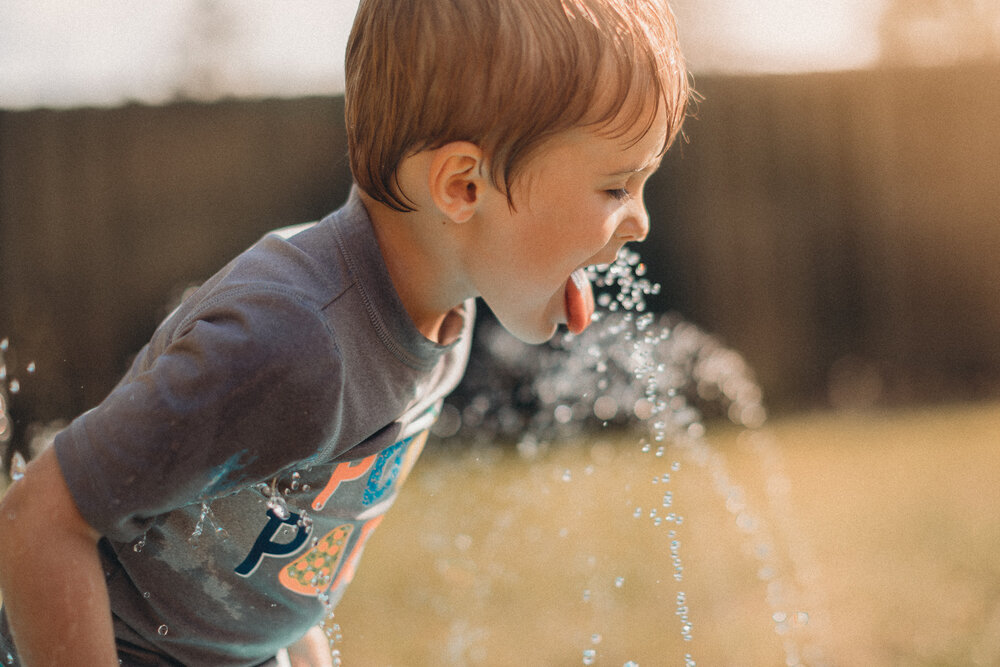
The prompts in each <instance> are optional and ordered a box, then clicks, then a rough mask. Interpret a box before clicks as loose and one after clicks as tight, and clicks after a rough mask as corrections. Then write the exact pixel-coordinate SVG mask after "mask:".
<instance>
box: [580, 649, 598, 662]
mask: <svg viewBox="0 0 1000 667" xmlns="http://www.w3.org/2000/svg"><path fill="white" fill-rule="evenodd" d="M596 658H597V651H595V650H594V649H592V648H588V649H584V650H583V664H585V665H592V664H594V660H595V659H596Z"/></svg>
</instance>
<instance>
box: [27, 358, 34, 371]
mask: <svg viewBox="0 0 1000 667" xmlns="http://www.w3.org/2000/svg"><path fill="white" fill-rule="evenodd" d="M27 371H28V373H34V372H35V362H34V361H32V362H31V363H29V364H28V368H27Z"/></svg>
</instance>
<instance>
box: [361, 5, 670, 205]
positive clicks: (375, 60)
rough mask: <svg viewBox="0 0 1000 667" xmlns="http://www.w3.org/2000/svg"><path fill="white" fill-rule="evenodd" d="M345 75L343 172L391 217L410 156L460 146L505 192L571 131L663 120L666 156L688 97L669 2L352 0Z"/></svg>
mask: <svg viewBox="0 0 1000 667" xmlns="http://www.w3.org/2000/svg"><path fill="white" fill-rule="evenodd" d="M346 77H347V78H346V84H347V86H346V105H347V113H346V115H347V127H348V147H349V151H350V160H351V168H352V171H353V173H354V178H355V180H356V181H357V183H358V185H359V186H360V187H361V189H362V190H364V191H365V192H366V193H367V194H368V195H369V196H370V197H372V198H373V199H375V200H377V201H379V202H381V203H383V204H385V205H387V206H389V207H391V208H393V209H396V210H399V211H407V210H412V209H413V208H414V204H413V202H412V200H410V199H409V198H408V197H407V194H406V193H405V192H403V191H402V188H401V187H400V185H399V182H398V180H397V178H398V174H397V168H398V167H399V165H400V163H401V162H402V160H403V159H404V158H406V157H408V156H410V155H412V154H415V153H418V152H420V151H423V150H428V149H435V148H438V147H440V146H443V145H445V144H448V143H449V142H453V141H467V142H471V143H472V144H475V145H477V146H479V147H480V148H481V149H482V151H483V153H484V155H485V156H486V161H487V164H488V170H489V174H488V176H489V178H490V180H491V181H492V184H493V185H494V186H495V187H497V188H498V189H500V190H501V191H503V192H506V193H507V196H508V198H509V199H510V198H511V189H512V187H513V186H514V185H515V184H516V182H517V178H518V176H519V175H520V174H521V173H522V170H523V168H524V166H525V165H526V164H527V162H528V161H529V159H530V158H532V157H533V156H534V153H535V151H536V149H538V148H539V147H540V146H541V145H542V144H543V143H544V142H545V140H546V139H549V138H551V137H553V136H555V135H558V134H560V133H562V132H564V131H567V130H571V129H573V128H578V127H591V128H596V129H597V130H598V131H600V132H601V133H602V134H604V133H606V134H607V135H608V136H615V137H635V136H640V137H641V136H642V134H643V132H644V131H645V130H646V129H648V128H649V127H650V126H651V125H652V124H653V122H654V120H655V119H656V118H658V117H659V118H663V117H665V118H666V129H667V132H666V138H665V144H664V146H663V150H664V151H665V150H666V148H667V147H668V146H669V144H670V143H671V142H672V141H673V139H674V137H675V136H676V135H677V133H678V132H679V130H680V126H681V122H682V120H683V117H684V114H685V111H686V105H687V100H688V95H689V88H688V79H687V73H686V70H685V67H684V63H683V58H682V56H681V54H680V50H679V47H678V44H677V35H676V27H675V24H674V20H673V15H672V13H671V11H670V9H669V7H668V5H667V0H361V4H360V7H359V9H358V15H357V18H356V20H355V24H354V28H353V30H352V33H351V37H350V41H349V43H348V49H347V63H346ZM512 201H513V200H512V199H511V202H512Z"/></svg>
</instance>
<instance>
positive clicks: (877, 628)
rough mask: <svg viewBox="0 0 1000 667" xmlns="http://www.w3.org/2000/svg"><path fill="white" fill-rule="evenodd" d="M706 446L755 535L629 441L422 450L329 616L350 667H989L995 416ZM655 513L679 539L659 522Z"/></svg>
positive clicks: (884, 417)
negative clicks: (685, 616)
mask: <svg viewBox="0 0 1000 667" xmlns="http://www.w3.org/2000/svg"><path fill="white" fill-rule="evenodd" d="M707 440H708V442H709V443H710V444H711V452H714V453H716V454H717V459H716V463H717V464H718V465H717V466H716V470H719V469H724V470H725V471H726V473H727V474H728V476H729V478H730V479H731V480H732V481H733V483H734V485H735V487H738V488H739V489H740V490H742V491H744V492H745V495H746V499H747V501H748V502H749V504H750V506H751V507H752V508H755V511H756V514H757V515H758V516H759V517H760V518H762V519H763V520H764V521H763V525H764V526H765V530H764V531H757V532H751V533H747V532H746V531H744V530H742V529H741V528H740V527H739V526H738V525H737V518H736V517H737V514H736V513H735V512H730V511H729V510H727V508H726V503H725V501H724V499H723V498H722V497H721V496H720V494H719V493H718V492H717V490H716V488H715V487H716V486H717V484H716V479H717V477H713V474H712V473H711V469H712V468H711V466H701V465H698V464H697V463H696V462H695V461H694V460H693V459H692V457H691V456H690V453H689V452H688V453H685V451H684V450H683V449H682V448H679V447H676V446H670V447H668V448H667V449H666V451H665V453H664V456H662V457H657V456H656V455H655V448H654V452H649V453H644V452H642V451H641V447H640V445H639V444H638V443H639V437H638V436H637V435H629V434H622V433H614V434H607V435H606V437H602V436H600V435H598V436H595V437H591V438H586V439H581V440H579V441H576V442H569V443H561V444H558V445H555V446H553V447H552V448H550V449H548V450H546V451H543V452H542V453H541V454H540V455H538V456H537V457H535V458H533V459H530V460H526V459H524V458H522V457H520V456H519V455H518V454H517V452H516V450H515V449H514V448H513V447H507V448H502V447H498V446H489V447H475V448H468V449H462V448H458V447H449V448H444V447H441V446H438V447H430V448H429V449H428V451H427V452H426V453H425V454H424V458H423V459H422V460H421V462H420V463H419V464H418V465H417V467H416V469H415V470H414V471H413V473H412V474H411V477H410V479H409V480H408V481H407V483H406V486H405V487H404V489H403V492H402V494H401V497H400V498H399V500H398V501H397V502H396V506H395V507H394V508H393V509H392V510H391V511H390V512H389V513H388V515H387V517H386V519H385V521H384V522H383V523H382V526H381V527H380V529H379V530H378V531H377V532H376V533H375V536H374V537H373V538H372V540H371V542H370V544H369V545H368V547H367V549H366V554H365V557H364V558H363V559H362V564H361V566H360V567H359V570H358V575H357V577H356V579H355V581H354V583H353V584H352V586H351V588H350V589H349V590H348V591H347V594H346V596H345V598H344V600H343V601H342V602H341V604H340V606H339V607H338V608H337V612H336V618H335V621H336V622H337V623H338V624H339V626H340V629H341V632H342V635H343V638H342V639H341V640H340V641H339V643H338V644H337V647H338V648H339V649H340V651H341V654H342V656H343V660H344V664H345V665H347V666H351V665H365V666H366V667H367V666H389V665H395V666H397V667H400V666H421V665H486V666H493V665H498V666H499V665H515V664H516V665H580V664H585V663H584V659H583V658H584V651H587V650H592V651H593V652H594V657H593V663H592V664H594V665H615V666H617V665H624V664H626V663H627V662H628V661H634V662H635V663H638V664H639V665H641V666H642V667H650V666H657V665H684V657H685V655H687V654H690V655H691V656H692V657H693V659H694V660H695V661H696V662H697V664H698V665H700V666H705V665H709V666H712V667H715V666H734V667H736V666H739V667H747V666H750V667H756V666H761V667H771V666H775V665H784V664H785V662H786V658H787V655H788V654H787V653H786V650H785V643H786V642H787V641H789V640H794V642H795V643H796V645H797V646H798V647H800V648H801V649H802V650H803V652H804V655H803V657H804V658H805V664H809V665H816V664H828V665H836V666H851V667H854V666H861V665H863V666H866V667H882V666H886V667H888V666H893V667H896V666H907V667H909V666H912V667H932V666H934V667H944V666H949V667H950V666H956V667H957V666H963V667H964V666H969V665H985V666H992V665H1000V403H988V404H978V405H956V406H948V407H937V408H923V409H911V410H900V411H894V412H887V413H866V414H830V413H823V414H814V415H802V416H797V417H788V418H784V419H779V420H777V421H774V422H773V423H772V424H770V425H769V426H768V428H767V429H766V430H764V431H762V432H760V433H758V434H756V435H755V436H752V437H751V436H750V435H749V434H748V433H747V432H744V431H741V430H738V429H736V428H734V427H731V426H726V425H709V429H708V436H707ZM675 460H676V461H679V462H680V463H681V467H680V470H678V471H673V470H671V464H672V463H673V462H674V461H675ZM664 473H669V474H670V475H671V479H670V481H669V483H668V484H663V483H662V480H661V477H662V475H663V474H664ZM654 478H656V479H658V480H661V481H660V482H659V483H657V484H653V483H652V480H653V479H654ZM735 487H732V488H735ZM668 490H669V491H672V493H673V496H674V503H673V505H672V506H671V507H670V508H669V509H665V508H662V507H661V505H662V499H663V495H664V493H665V492H666V491H668ZM637 507H639V508H642V511H641V512H640V513H639V514H640V516H639V517H638V518H636V517H635V516H634V514H635V510H636V508H637ZM653 508H657V509H658V514H659V516H661V517H663V516H664V515H665V514H666V513H667V512H676V513H677V514H680V515H682V516H683V517H684V521H683V523H681V524H680V525H675V524H673V523H670V522H666V523H662V524H661V525H659V526H656V525H654V523H653V521H652V519H650V517H649V512H650V510H651V509H653ZM672 528H673V529H675V530H676V531H677V539H679V540H680V541H681V548H680V552H679V553H680V555H681V557H682V560H683V567H684V571H683V581H681V582H676V581H675V580H674V579H673V573H674V566H673V563H672V562H671V554H670V549H669V544H670V541H671V538H670V537H669V535H668V531H669V530H671V529H672ZM764 533H768V534H771V535H772V536H774V537H775V539H774V540H773V544H774V545H775V547H776V549H775V553H776V556H777V561H780V562H779V563H778V564H779V574H780V575H781V576H780V577H779V578H778V580H777V581H778V582H779V583H780V584H782V585H783V586H785V589H784V590H785V591H786V592H787V593H789V594H788V595H787V596H785V597H786V598H787V601H788V602H789V604H788V605H785V606H784V607H782V606H781V605H778V606H777V608H780V609H784V610H787V611H789V612H795V611H805V612H808V614H809V620H808V623H805V624H802V623H797V624H793V626H792V628H793V629H792V631H791V632H789V633H786V634H783V635H781V634H779V633H778V632H777V630H779V629H780V627H779V626H778V625H777V624H776V623H775V622H774V620H773V619H772V615H773V614H774V612H775V608H776V607H775V606H774V605H771V604H770V603H769V595H771V596H773V595H774V594H775V589H774V586H775V585H777V584H775V583H773V581H774V580H772V583H771V588H769V587H768V581H766V580H765V579H766V577H764V578H762V577H761V576H760V574H761V573H760V568H761V563H760V561H759V559H758V558H756V557H755V552H754V546H755V544H757V543H758V542H759V540H760V536H761V535H762V534H764ZM678 592H684V593H685V595H686V602H687V605H688V607H689V610H690V620H691V622H692V640H691V641H684V640H683V639H682V637H681V630H680V628H681V622H680V619H679V618H678V617H677V615H676V613H675V612H676V610H677V602H676V600H677V594H678ZM779 592H780V591H779ZM795 593H797V594H795ZM791 602H794V605H791V604H790V603H791ZM810 651H814V653H810ZM819 658H822V660H820V659H819Z"/></svg>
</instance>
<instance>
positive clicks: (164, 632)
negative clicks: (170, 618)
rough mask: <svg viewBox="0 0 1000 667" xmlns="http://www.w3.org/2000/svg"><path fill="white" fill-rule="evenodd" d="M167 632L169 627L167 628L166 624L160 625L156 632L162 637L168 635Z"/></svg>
mask: <svg viewBox="0 0 1000 667" xmlns="http://www.w3.org/2000/svg"><path fill="white" fill-rule="evenodd" d="M167 632H168V628H167V626H166V625H161V626H160V627H158V628H157V629H156V633H157V634H158V635H160V636H161V637H166V636H167Z"/></svg>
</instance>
